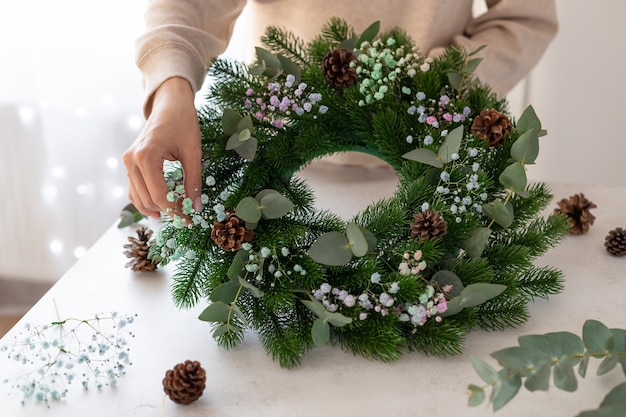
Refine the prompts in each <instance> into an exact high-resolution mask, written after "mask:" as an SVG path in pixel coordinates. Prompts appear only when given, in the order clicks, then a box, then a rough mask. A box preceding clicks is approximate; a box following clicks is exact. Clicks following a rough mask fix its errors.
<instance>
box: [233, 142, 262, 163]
mask: <svg viewBox="0 0 626 417" xmlns="http://www.w3.org/2000/svg"><path fill="white" fill-rule="evenodd" d="M239 143H241V145H239V146H237V147H236V148H235V152H237V154H239V156H241V157H242V158H243V159H247V160H248V161H252V160H253V159H254V157H255V156H256V150H257V146H258V144H259V142H258V141H257V140H256V138H254V137H251V138H250V139H248V140H247V141H245V142H239Z"/></svg>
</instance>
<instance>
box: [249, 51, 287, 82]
mask: <svg viewBox="0 0 626 417" xmlns="http://www.w3.org/2000/svg"><path fill="white" fill-rule="evenodd" d="M254 49H255V50H256V56H257V59H258V61H259V62H263V64H264V66H265V71H264V72H265V73H266V74H268V75H278V74H280V72H281V69H282V65H281V63H280V61H279V60H278V58H277V57H276V55H274V54H273V53H271V52H270V51H268V50H267V49H263V48H261V47H256V48H254Z"/></svg>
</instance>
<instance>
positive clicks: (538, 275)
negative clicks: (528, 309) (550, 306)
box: [518, 266, 563, 299]
mask: <svg viewBox="0 0 626 417" xmlns="http://www.w3.org/2000/svg"><path fill="white" fill-rule="evenodd" d="M518 287H519V289H520V291H522V292H523V293H524V294H526V295H527V296H528V297H530V299H534V298H535V297H539V298H545V299H547V298H548V296H549V295H555V294H559V293H561V292H562V291H563V272H561V271H560V270H558V269H556V268H553V267H550V266H544V267H541V268H537V267H532V268H529V269H527V270H525V271H520V273H519V279H518Z"/></svg>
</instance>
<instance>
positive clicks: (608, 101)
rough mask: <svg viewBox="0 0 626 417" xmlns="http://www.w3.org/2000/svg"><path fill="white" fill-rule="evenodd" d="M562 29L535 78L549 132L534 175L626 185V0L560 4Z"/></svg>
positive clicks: (535, 99) (564, 0) (533, 88)
mask: <svg viewBox="0 0 626 417" xmlns="http://www.w3.org/2000/svg"><path fill="white" fill-rule="evenodd" d="M557 11H558V16H559V21H560V31H559V34H558V36H557V38H556V40H555V41H554V42H553V44H552V45H551V46H550V48H549V50H548V51H547V52H546V54H545V56H544V58H543V59H542V61H541V63H540V64H539V66H538V67H537V68H536V70H535V71H533V73H532V76H531V78H530V89H529V98H530V102H531V103H532V104H533V106H534V107H535V110H536V111H537V114H538V115H539V117H540V118H541V120H542V123H543V125H544V127H545V128H546V129H547V130H548V136H546V137H544V138H542V140H541V151H540V156H539V158H538V160H537V165H536V166H534V167H531V168H530V170H529V177H530V178H531V179H537V180H542V181H547V182H551V181H560V182H570V183H585V184H605V185H617V186H626V133H625V132H626V129H625V123H624V122H625V121H626V116H625V110H626V107H625V106H624V103H625V100H626V1H624V0H601V1H588V0H557Z"/></svg>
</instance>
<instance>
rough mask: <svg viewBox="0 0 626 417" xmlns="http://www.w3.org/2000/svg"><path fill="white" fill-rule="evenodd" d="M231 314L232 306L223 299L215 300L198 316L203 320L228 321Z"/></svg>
mask: <svg viewBox="0 0 626 417" xmlns="http://www.w3.org/2000/svg"><path fill="white" fill-rule="evenodd" d="M229 314H230V306H229V305H228V304H226V303H223V302H221V301H214V302H212V303H211V304H209V306H208V307H207V308H205V309H204V311H203V312H202V313H200V315H199V316H198V319H200V320H202V321H210V322H224V323H225V322H226V321H228V315H229Z"/></svg>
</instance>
